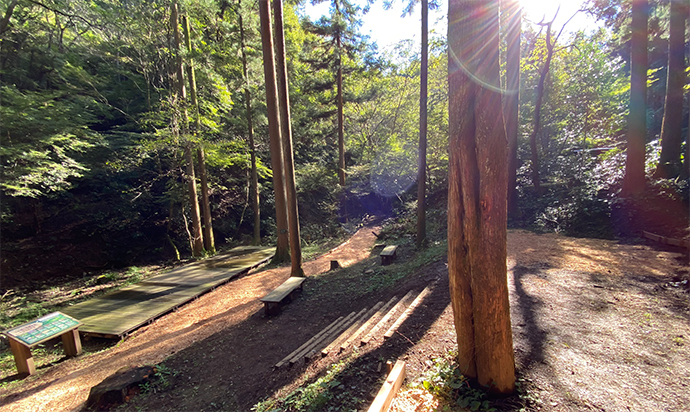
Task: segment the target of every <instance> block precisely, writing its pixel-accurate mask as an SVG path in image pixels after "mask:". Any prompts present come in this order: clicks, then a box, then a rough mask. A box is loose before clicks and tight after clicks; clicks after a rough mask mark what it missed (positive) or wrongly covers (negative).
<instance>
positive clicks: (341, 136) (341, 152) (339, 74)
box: [333, 0, 345, 187]
mask: <svg viewBox="0 0 690 412" xmlns="http://www.w3.org/2000/svg"><path fill="white" fill-rule="evenodd" d="M333 3H334V4H335V14H336V16H337V17H338V21H340V18H341V16H340V5H339V3H338V0H335V1H334V2H333ZM340 35H341V33H340V28H337V29H336V32H335V52H336V54H337V56H336V59H335V65H336V87H337V96H336V105H337V106H338V180H339V181H340V186H342V187H345V117H344V115H343V59H342V52H343V51H342V39H341V38H340Z"/></svg>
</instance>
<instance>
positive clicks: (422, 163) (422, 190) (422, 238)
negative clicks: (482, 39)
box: [417, 0, 429, 247]
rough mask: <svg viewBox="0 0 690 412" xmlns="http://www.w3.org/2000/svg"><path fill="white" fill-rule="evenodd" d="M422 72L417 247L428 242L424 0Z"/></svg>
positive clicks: (426, 3) (426, 16) (426, 14)
mask: <svg viewBox="0 0 690 412" xmlns="http://www.w3.org/2000/svg"><path fill="white" fill-rule="evenodd" d="M421 63H422V67H421V69H422V72H421V76H420V85H419V86H420V87H419V169H418V170H417V247H422V246H423V245H424V243H425V242H426V135H427V80H428V78H429V1H428V0H422V62H421Z"/></svg>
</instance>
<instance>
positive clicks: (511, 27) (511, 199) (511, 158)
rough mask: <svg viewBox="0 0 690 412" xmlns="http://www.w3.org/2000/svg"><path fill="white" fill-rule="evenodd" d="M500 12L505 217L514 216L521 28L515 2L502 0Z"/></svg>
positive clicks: (513, 0)
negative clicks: (503, 28) (503, 18)
mask: <svg viewBox="0 0 690 412" xmlns="http://www.w3.org/2000/svg"><path fill="white" fill-rule="evenodd" d="M503 3H504V5H505V6H503V5H502V6H501V12H504V11H505V12H507V13H508V19H507V21H508V30H507V32H506V42H507V53H506V86H505V89H506V96H505V100H504V109H503V111H504V115H505V122H506V135H507V138H508V216H511V217H517V213H518V207H517V201H518V192H517V168H518V158H517V143H518V125H519V118H518V114H519V109H520V32H521V26H522V8H521V7H520V3H519V2H518V1H516V0H503Z"/></svg>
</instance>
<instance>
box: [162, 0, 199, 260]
mask: <svg viewBox="0 0 690 412" xmlns="http://www.w3.org/2000/svg"><path fill="white" fill-rule="evenodd" d="M170 24H171V26H172V29H173V35H174V38H173V40H174V41H173V48H174V50H175V55H176V62H177V65H176V69H177V79H176V86H177V91H178V93H179V96H180V100H179V104H180V105H181V106H182V108H183V109H182V115H181V117H182V135H183V136H184V139H185V143H184V158H185V162H186V163H187V166H186V179H187V190H188V192H189V206H190V210H191V213H192V256H194V257H200V256H202V255H203V253H204V241H203V236H202V230H201V216H200V214H199V199H198V196H197V193H196V177H195V176H194V158H193V155H192V144H191V142H190V141H189V136H188V134H189V126H188V124H187V123H188V120H187V107H186V99H187V92H186V89H185V86H184V64H183V63H182V55H181V53H180V42H181V40H180V27H179V24H178V10H177V2H173V4H172V11H171V13H170Z"/></svg>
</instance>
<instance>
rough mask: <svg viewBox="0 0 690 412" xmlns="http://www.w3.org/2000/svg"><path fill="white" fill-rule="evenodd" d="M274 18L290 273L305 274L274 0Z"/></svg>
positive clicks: (278, 7)
mask: <svg viewBox="0 0 690 412" xmlns="http://www.w3.org/2000/svg"><path fill="white" fill-rule="evenodd" d="M273 16H274V18H275V35H276V39H275V40H276V41H275V45H276V49H275V50H276V53H275V54H276V62H277V65H276V66H277V80H278V108H279V111H280V132H281V137H282V143H283V165H284V167H285V188H286V192H287V212H288V213H287V214H288V227H289V237H290V262H291V264H292V271H291V276H304V270H302V245H301V239H300V231H299V214H298V211H297V189H296V188H295V166H294V158H293V153H292V126H291V124H290V94H289V90H288V76H287V67H286V61H285V35H284V32H283V2H282V0H273Z"/></svg>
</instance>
